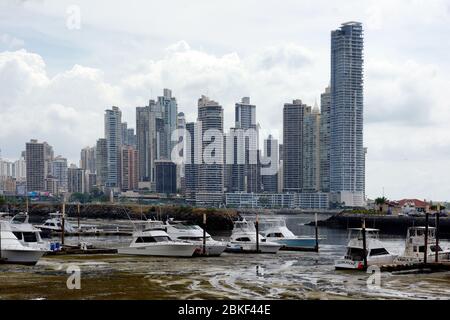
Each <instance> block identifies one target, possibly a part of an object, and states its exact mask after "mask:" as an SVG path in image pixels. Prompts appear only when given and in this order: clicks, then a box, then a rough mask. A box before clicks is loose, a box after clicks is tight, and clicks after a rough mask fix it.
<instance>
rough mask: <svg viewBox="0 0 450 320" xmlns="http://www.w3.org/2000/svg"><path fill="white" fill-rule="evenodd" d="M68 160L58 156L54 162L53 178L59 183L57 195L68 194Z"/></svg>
mask: <svg viewBox="0 0 450 320" xmlns="http://www.w3.org/2000/svg"><path fill="white" fill-rule="evenodd" d="M67 169H68V168H67V159H66V158H63V157H61V156H57V157H56V158H55V159H54V160H53V162H52V176H53V177H54V178H55V179H56V180H57V182H58V191H57V193H58V194H59V193H65V192H68V172H67Z"/></svg>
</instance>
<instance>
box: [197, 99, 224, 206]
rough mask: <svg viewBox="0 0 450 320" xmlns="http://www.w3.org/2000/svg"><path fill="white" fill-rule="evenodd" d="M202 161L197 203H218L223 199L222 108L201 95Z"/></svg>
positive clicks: (214, 204)
mask: <svg viewBox="0 0 450 320" xmlns="http://www.w3.org/2000/svg"><path fill="white" fill-rule="evenodd" d="M198 125H199V126H200V128H201V129H200V130H201V137H202V139H201V141H202V142H201V143H202V149H201V150H202V152H201V154H202V155H203V161H202V162H201V164H200V165H199V172H198V192H197V195H196V196H197V198H196V201H197V203H203V204H205V205H213V206H216V205H219V204H220V203H222V201H223V187H224V180H223V139H222V138H223V108H222V106H221V105H220V104H219V103H217V102H216V101H213V100H210V99H209V98H208V97H206V96H202V97H201V98H200V99H199V100H198Z"/></svg>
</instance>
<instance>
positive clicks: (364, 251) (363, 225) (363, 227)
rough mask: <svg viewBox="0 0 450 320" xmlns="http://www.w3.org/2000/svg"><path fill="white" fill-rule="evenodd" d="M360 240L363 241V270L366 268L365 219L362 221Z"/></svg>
mask: <svg viewBox="0 0 450 320" xmlns="http://www.w3.org/2000/svg"><path fill="white" fill-rule="evenodd" d="M362 241H363V259H364V260H363V261H364V270H367V255H368V252H367V241H366V220H365V219H363V221H362Z"/></svg>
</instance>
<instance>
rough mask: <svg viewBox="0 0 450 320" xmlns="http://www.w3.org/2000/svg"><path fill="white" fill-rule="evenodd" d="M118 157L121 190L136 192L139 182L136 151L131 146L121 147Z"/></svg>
mask: <svg viewBox="0 0 450 320" xmlns="http://www.w3.org/2000/svg"><path fill="white" fill-rule="evenodd" d="M120 155H121V157H120V169H121V182H122V190H123V191H127V190H136V189H137V188H138V182H139V161H138V158H139V156H138V151H137V150H136V149H135V148H134V147H133V146H122V148H121V153H120Z"/></svg>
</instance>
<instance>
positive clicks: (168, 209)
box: [0, 203, 238, 231]
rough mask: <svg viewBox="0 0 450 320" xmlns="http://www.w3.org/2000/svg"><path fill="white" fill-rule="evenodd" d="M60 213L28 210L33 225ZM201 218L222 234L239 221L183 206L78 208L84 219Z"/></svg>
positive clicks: (73, 212) (53, 207)
mask: <svg viewBox="0 0 450 320" xmlns="http://www.w3.org/2000/svg"><path fill="white" fill-rule="evenodd" d="M25 210H26V209H25V207H24V206H23V205H8V207H7V208H0V211H9V212H10V213H13V214H14V213H18V212H23V211H25ZM57 211H59V212H61V211H62V206H61V205H60V204H48V203H35V204H31V205H30V206H29V215H30V221H31V222H33V223H38V222H42V221H43V220H45V219H46V218H47V217H48V215H49V214H50V213H53V212H57ZM66 214H67V216H68V217H77V216H78V205H77V204H67V205H66ZM203 214H206V217H207V227H206V229H207V230H208V231H222V230H231V229H233V220H235V219H236V218H238V213H237V211H235V210H230V209H207V208H192V207H182V206H161V207H157V206H152V205H137V204H81V205H80V217H81V218H87V219H105V220H119V219H129V218H130V219H142V218H144V217H146V218H147V219H153V218H156V219H168V218H173V219H174V220H182V221H188V222H191V223H195V224H198V225H201V224H202V223H203Z"/></svg>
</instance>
